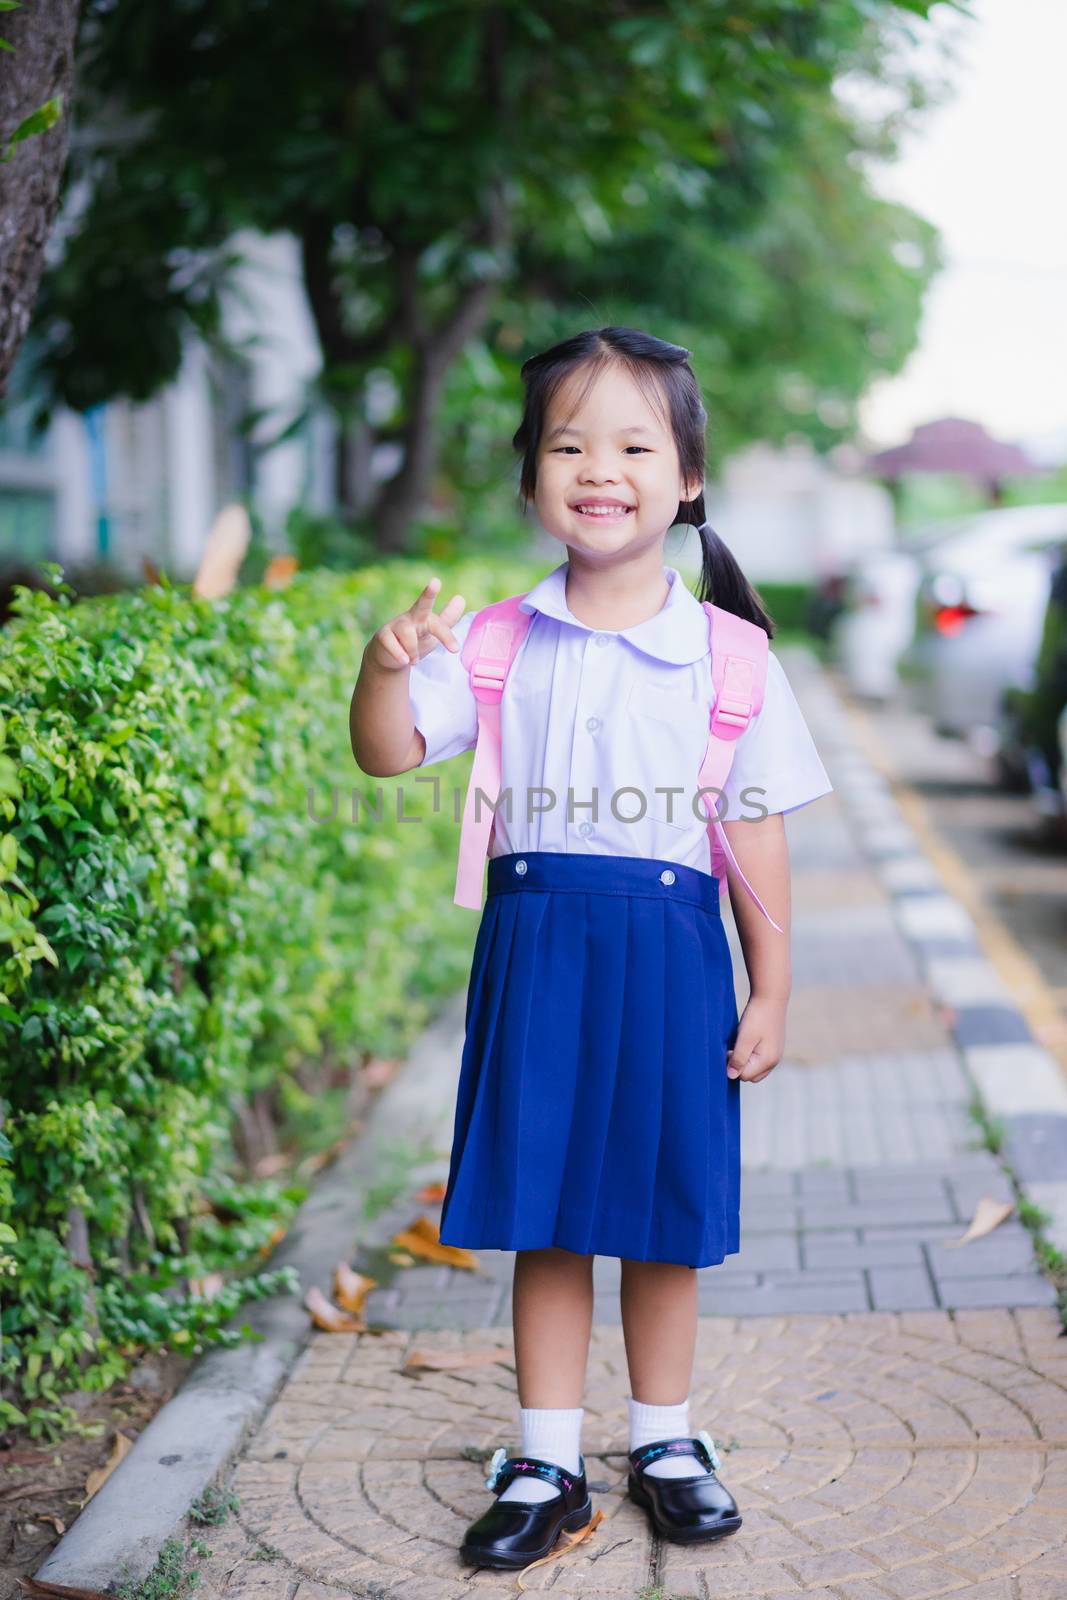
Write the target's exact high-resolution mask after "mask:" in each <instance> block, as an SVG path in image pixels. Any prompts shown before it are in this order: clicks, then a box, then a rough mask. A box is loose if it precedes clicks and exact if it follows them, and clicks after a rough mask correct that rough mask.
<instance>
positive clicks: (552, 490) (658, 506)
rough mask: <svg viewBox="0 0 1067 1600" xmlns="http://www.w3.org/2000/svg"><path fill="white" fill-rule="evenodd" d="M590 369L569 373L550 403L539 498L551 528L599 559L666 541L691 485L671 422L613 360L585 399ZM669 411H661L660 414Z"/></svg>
mask: <svg viewBox="0 0 1067 1600" xmlns="http://www.w3.org/2000/svg"><path fill="white" fill-rule="evenodd" d="M587 382H588V372H587V371H585V370H584V369H579V370H577V371H575V372H572V373H570V374H569V376H568V377H567V379H566V380H565V381H564V382H563V383H562V384H561V385H560V387H559V389H558V390H557V392H556V394H555V395H554V396H553V398H552V400H551V402H550V403H549V406H548V415H547V416H546V418H545V426H544V434H543V437H542V439H541V443H540V447H539V450H538V457H537V489H536V492H535V494H534V497H533V503H534V506H535V507H536V510H537V514H538V517H539V518H540V520H541V524H542V526H543V528H544V529H545V532H546V533H549V534H551V535H552V537H553V538H554V539H559V540H561V541H562V542H563V543H564V544H566V545H568V546H569V547H571V548H572V549H574V550H578V551H581V552H583V553H584V554H587V555H589V556H592V557H596V556H597V555H601V556H603V555H610V554H612V553H613V552H617V551H619V550H623V549H625V550H627V551H628V552H631V553H632V552H634V551H635V550H637V549H643V548H646V547H648V546H650V545H652V544H655V543H657V542H658V543H659V544H660V545H662V541H663V539H664V537H665V535H666V533H667V530H668V529H669V528H670V527H671V526H672V525H673V523H674V521H675V519H676V517H677V515H678V502H679V501H680V500H692V499H694V498H695V497H696V496H697V495H698V494H699V493H700V491H701V489H702V488H703V484H702V483H686V482H685V481H684V479H683V477H682V473H681V467H680V465H679V461H678V448H677V446H676V445H675V442H674V436H673V434H672V433H671V430H670V426H669V422H668V420H667V398H666V396H665V395H664V394H662V392H661V393H660V402H659V404H660V410H659V411H658V410H657V409H656V408H655V407H653V406H652V405H651V404H650V403H649V401H648V399H646V397H645V394H644V392H643V391H642V389H641V388H640V386H639V385H638V384H637V382H636V381H635V380H634V378H633V377H632V376H631V375H630V373H629V371H628V370H627V369H626V367H625V366H623V365H621V364H619V363H618V362H609V363H608V364H607V365H606V366H605V367H603V368H602V369H601V370H600V372H599V373H598V374H597V376H596V378H595V379H594V380H593V383H592V384H591V385H590V387H589V391H588V393H587V394H586V395H585V396H584V397H582V398H581V400H579V396H580V395H581V392H582V389H583V387H584V386H585V384H586V383H587ZM660 411H662V415H661V414H660Z"/></svg>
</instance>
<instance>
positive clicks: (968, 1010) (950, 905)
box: [812, 671, 1067, 1255]
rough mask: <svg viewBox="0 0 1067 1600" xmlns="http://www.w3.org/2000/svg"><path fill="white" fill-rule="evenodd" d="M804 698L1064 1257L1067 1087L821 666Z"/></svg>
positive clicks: (900, 917)
mask: <svg viewBox="0 0 1067 1600" xmlns="http://www.w3.org/2000/svg"><path fill="white" fill-rule="evenodd" d="M813 687H814V686H813ZM812 698H813V700H815V701H816V702H817V703H818V720H819V723H820V736H819V742H820V746H821V747H823V748H825V750H826V752H827V755H828V757H829V761H832V763H833V769H834V770H833V783H834V789H835V791H836V792H837V793H838V794H839V795H840V796H841V800H842V803H843V807H844V809H845V812H846V815H847V817H848V820H849V823H850V825H851V826H852V828H853V830H854V832H855V835H856V839H857V842H858V844H859V847H860V849H861V850H863V852H864V853H865V854H866V855H867V857H868V858H869V859H870V860H871V861H872V862H873V864H874V867H875V870H876V872H877V873H878V876H879V878H880V879H881V882H882V884H883V886H884V888H885V890H886V892H887V894H888V896H889V900H890V905H891V909H892V913H893V916H894V919H895V921H896V923H897V926H898V927H899V929H900V931H901V933H902V934H903V935H904V937H905V939H906V940H907V941H908V944H909V946H910V948H911V949H912V951H913V952H914V954H915V956H916V958H917V960H918V963H919V966H920V968H921V970H922V975H923V978H924V980H925V982H926V983H927V984H928V985H929V987H930V990H931V992H932V994H933V996H934V998H935V1000H937V1001H938V1002H939V1003H940V1004H942V1005H943V1006H945V1007H946V1008H947V1009H948V1010H949V1011H951V1013H952V1020H951V1023H950V1025H949V1032H950V1034H951V1037H952V1039H953V1042H954V1043H955V1045H956V1048H957V1050H958V1051H959V1053H960V1056H961V1058H962V1060H963V1064H964V1068H965V1070H966V1072H967V1075H968V1077H969V1079H970V1081H971V1083H972V1084H973V1086H974V1088H975V1091H976V1093H977V1095H978V1097H979V1100H980V1101H981V1104H982V1107H983V1109H984V1110H985V1112H986V1114H987V1115H988V1116H989V1117H991V1118H995V1119H996V1120H997V1121H998V1122H999V1123H1000V1124H1001V1127H1002V1130H1003V1137H1002V1142H1001V1150H1000V1154H1001V1158H1002V1160H1003V1161H1004V1162H1005V1163H1006V1164H1007V1166H1008V1167H1009V1168H1010V1169H1011V1172H1012V1174H1013V1176H1014V1178H1015V1182H1016V1184H1017V1186H1018V1188H1019V1189H1020V1191H1021V1192H1022V1194H1023V1196H1024V1198H1025V1199H1026V1200H1028V1201H1030V1203H1031V1204H1033V1205H1035V1206H1038V1207H1040V1208H1041V1210H1042V1211H1044V1212H1046V1213H1047V1214H1048V1218H1049V1220H1048V1222H1047V1223H1045V1224H1043V1225H1042V1227H1041V1233H1042V1235H1043V1237H1044V1238H1045V1239H1046V1240H1047V1242H1048V1243H1049V1244H1050V1245H1052V1246H1053V1247H1054V1248H1055V1249H1056V1250H1058V1251H1060V1252H1061V1253H1063V1254H1065V1255H1067V1082H1065V1080H1064V1077H1063V1074H1062V1072H1061V1071H1060V1068H1059V1064H1058V1063H1057V1061H1056V1060H1055V1058H1054V1057H1053V1056H1052V1055H1051V1054H1050V1053H1049V1052H1048V1051H1047V1050H1045V1049H1044V1047H1043V1046H1042V1045H1041V1044H1039V1043H1038V1041H1037V1040H1035V1038H1034V1036H1033V1034H1032V1032H1031V1030H1030V1026H1029V1023H1028V1022H1027V1020H1026V1018H1025V1016H1024V1015H1023V1013H1022V1012H1021V1011H1020V1010H1019V1008H1018V1006H1016V1005H1015V1003H1014V1001H1013V999H1012V995H1011V992H1010V990H1009V989H1008V988H1007V986H1006V985H1005V983H1004V981H1003V979H1002V978H1001V976H1000V974H999V973H998V972H997V970H996V968H995V967H994V966H993V964H992V962H991V961H990V960H989V959H988V958H987V956H986V955H985V953H984V951H983V949H982V946H981V944H980V942H979V938H978V931H977V929H976V927H975V925H974V922H973V921H972V919H971V917H970V916H969V914H968V912H967V910H966V909H965V907H964V906H962V905H961V904H960V902H959V901H958V900H957V899H956V898H955V897H954V896H953V895H952V894H951V893H949V892H948V891H947V890H946V888H945V886H944V884H943V882H942V880H941V878H940V876H939V874H938V872H937V869H936V868H935V867H934V865H933V863H932V862H931V861H930V860H929V859H928V858H927V856H926V854H925V852H924V849H923V846H922V844H921V842H920V840H919V839H918V837H917V836H916V834H915V832H914V831H913V829H912V828H911V826H910V825H909V824H908V822H907V821H906V819H905V817H904V814H903V811H902V809H901V807H900V805H899V804H898V802H897V800H896V799H895V798H894V795H893V791H892V784H891V783H890V781H889V780H888V779H887V778H886V776H885V775H884V774H883V772H882V771H880V770H879V769H878V768H877V767H876V766H875V764H874V763H873V762H872V761H870V760H869V759H868V758H867V757H866V756H865V755H864V754H863V753H862V751H861V750H860V749H859V748H858V746H857V741H856V738H855V734H854V732H853V730H852V729H851V728H850V726H849V722H848V716H849V713H848V709H847V703H846V702H845V701H843V699H842V697H841V695H840V694H839V692H838V690H837V689H836V687H835V686H834V685H833V684H832V683H831V681H830V679H829V676H828V675H827V674H826V673H825V671H823V672H822V673H821V684H820V685H819V688H818V689H816V690H815V693H814V695H813V696H812ZM828 764H829V762H828Z"/></svg>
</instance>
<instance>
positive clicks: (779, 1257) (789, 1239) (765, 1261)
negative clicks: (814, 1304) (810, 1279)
mask: <svg viewBox="0 0 1067 1600" xmlns="http://www.w3.org/2000/svg"><path fill="white" fill-rule="evenodd" d="M732 1259H736V1260H737V1262H738V1263H739V1264H740V1266H741V1267H742V1268H743V1269H744V1270H745V1271H746V1272H748V1271H751V1272H768V1271H770V1270H772V1269H773V1268H777V1267H799V1266H800V1243H799V1240H798V1238H797V1235H796V1234H795V1233H763V1234H756V1235H755V1236H753V1234H752V1231H751V1229H746V1228H742V1230H741V1249H740V1251H739V1252H738V1254H737V1256H736V1258H732Z"/></svg>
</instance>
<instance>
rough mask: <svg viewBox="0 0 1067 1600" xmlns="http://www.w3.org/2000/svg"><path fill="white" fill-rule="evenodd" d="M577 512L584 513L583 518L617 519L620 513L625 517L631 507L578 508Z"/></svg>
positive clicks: (576, 508)
mask: <svg viewBox="0 0 1067 1600" xmlns="http://www.w3.org/2000/svg"><path fill="white" fill-rule="evenodd" d="M575 510H576V511H580V512H581V513H582V516H583V517H617V516H618V515H619V513H620V512H621V513H622V514H623V515H625V514H626V513H627V512H628V511H629V510H630V507H629V506H576V507H575Z"/></svg>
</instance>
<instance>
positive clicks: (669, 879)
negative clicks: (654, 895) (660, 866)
mask: <svg viewBox="0 0 1067 1600" xmlns="http://www.w3.org/2000/svg"><path fill="white" fill-rule="evenodd" d="M659 881H660V883H673V882H674V873H673V872H672V871H671V869H670V867H668V868H667V870H666V872H661V873H660V875H659Z"/></svg>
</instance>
